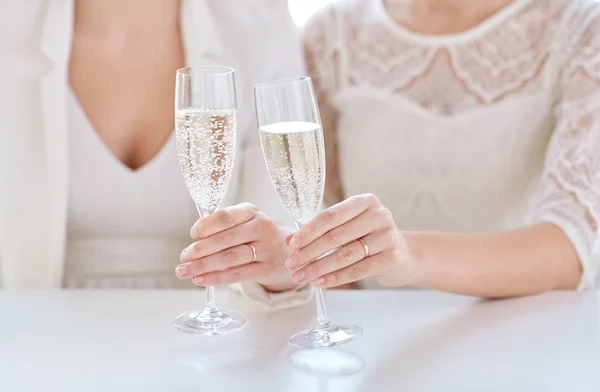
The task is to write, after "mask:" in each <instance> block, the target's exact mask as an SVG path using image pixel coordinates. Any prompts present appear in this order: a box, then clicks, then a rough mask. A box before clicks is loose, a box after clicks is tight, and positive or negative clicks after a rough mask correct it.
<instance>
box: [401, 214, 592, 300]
mask: <svg viewBox="0 0 600 392" xmlns="http://www.w3.org/2000/svg"><path fill="white" fill-rule="evenodd" d="M404 238H405V239H406V241H407V243H408V246H409V248H410V250H411V254H412V256H413V257H412V260H413V262H411V263H409V264H410V274H409V275H410V278H409V280H410V282H409V283H410V284H414V285H417V286H420V287H424V288H427V289H433V290H440V291H446V292H452V293H459V294H466V295H474V296H481V297H491V298H496V297H511V296H520V295H528V294H535V293H541V292H545V291H549V290H560V289H569V290H571V289H575V288H576V286H577V283H578V281H579V278H580V275H581V266H580V263H579V260H578V256H577V253H576V252H575V249H574V248H573V246H572V245H571V243H570V241H569V240H568V238H567V237H566V236H565V234H564V233H563V232H562V231H561V230H560V229H559V228H558V227H556V226H554V225H552V224H549V223H542V224H537V225H535V226H531V227H527V228H522V229H519V230H515V231H510V232H504V233H498V234H486V235H462V234H446V233H404Z"/></svg>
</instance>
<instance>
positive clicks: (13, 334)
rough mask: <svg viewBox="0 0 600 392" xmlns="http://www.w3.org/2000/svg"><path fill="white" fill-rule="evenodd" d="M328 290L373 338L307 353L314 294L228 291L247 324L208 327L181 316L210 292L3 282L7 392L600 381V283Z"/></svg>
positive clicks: (2, 359)
mask: <svg viewBox="0 0 600 392" xmlns="http://www.w3.org/2000/svg"><path fill="white" fill-rule="evenodd" d="M326 299H327V303H328V307H329V312H330V315H331V317H332V319H333V321H335V322H336V323H339V324H344V323H345V324H357V325H360V326H362V327H363V328H364V335H363V336H362V337H361V338H359V339H358V340H356V341H354V342H352V343H350V344H348V345H346V346H343V347H341V348H340V349H337V350H313V351H305V352H303V351H299V352H296V351H292V350H291V349H290V348H289V347H288V346H287V338H288V337H289V336H290V335H292V334H293V333H295V332H298V331H299V330H301V329H304V328H306V327H308V326H311V325H312V323H313V316H314V307H313V304H310V305H307V306H304V307H301V308H297V309H292V310H286V311H279V312H272V313H268V312H265V311H262V310H260V309H257V308H255V307H252V306H251V305H250V304H249V303H247V302H246V301H245V300H244V299H243V298H241V297H239V296H238V295H237V294H235V293H231V292H223V291H221V292H218V296H217V301H218V303H219V305H221V306H222V307H227V306H230V307H234V308H236V309H238V310H241V311H243V312H245V313H246V314H247V315H248V316H249V318H250V323H249V325H248V327H247V328H246V329H245V330H243V331H242V332H239V333H236V334H234V335H229V336H225V337H195V336H188V335H184V334H181V333H180V332H178V331H177V330H175V329H174V328H173V326H172V319H173V317H174V316H176V315H177V314H179V313H181V312H182V311H185V310H189V309H191V308H195V307H198V306H201V305H202V304H203V301H204V298H203V293H202V292H200V291H193V290H190V291H87V292H84V291H48V292H27V291H25V292H18V291H4V292H2V291H0V391H6V392H8V391H23V392H34V391H35V392H37V391H46V392H50V391H61V392H65V391H79V392H83V391H103V392H109V391H110V392H120V391H128V392H137V391H140V392H141V391H240V392H241V391H244V392H251V391H257V392H258V391H260V392H270V391H273V392H284V391H289V392H292V391H293V392H296V391H297V392H305V391H336V392H337V391H344V392H354V391H356V392H359V391H360V392H362V391H365V392H367V391H369V392H370V391H461V392H463V391H527V392H533V391H544V392H551V391H577V392H585V391H595V392H597V391H600V366H599V363H600V340H599V332H600V329H599V328H600V327H599V312H598V311H599V302H598V293H596V292H588V293H571V292H555V293H549V294H544V295H539V296H533V297H527V298H520V299H512V300H496V301H482V300H478V299H475V298H469V297H462V296H456V295H448V294H442V293H434V292H425V291H408V290H399V291H351V292H349V291H337V292H334V291H332V292H329V293H327V298H326ZM348 373H349V374H348Z"/></svg>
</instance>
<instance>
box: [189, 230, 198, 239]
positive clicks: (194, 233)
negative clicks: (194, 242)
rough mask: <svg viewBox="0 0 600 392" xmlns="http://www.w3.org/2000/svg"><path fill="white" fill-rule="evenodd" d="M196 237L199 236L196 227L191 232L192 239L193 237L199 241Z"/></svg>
mask: <svg viewBox="0 0 600 392" xmlns="http://www.w3.org/2000/svg"><path fill="white" fill-rule="evenodd" d="M196 235H198V232H197V231H196V228H195V227H192V230H190V237H192V238H193V239H197V238H196Z"/></svg>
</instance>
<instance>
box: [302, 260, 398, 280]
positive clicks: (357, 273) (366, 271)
mask: <svg viewBox="0 0 600 392" xmlns="http://www.w3.org/2000/svg"><path fill="white" fill-rule="evenodd" d="M390 257H392V256H391V255H389V254H387V253H380V254H378V255H375V256H373V257H367V258H366V259H364V260H363V261H360V262H358V263H354V264H352V265H350V266H348V267H346V268H343V269H341V270H338V271H334V272H332V273H330V274H327V275H325V276H322V277H320V278H317V279H315V280H314V281H313V282H312V283H313V285H314V286H315V287H320V288H323V287H336V286H341V285H343V284H347V283H352V282H356V281H359V280H361V279H364V278H368V277H370V276H374V275H377V271H379V269H380V266H381V265H384V264H386V263H387V262H389V260H388V258H390Z"/></svg>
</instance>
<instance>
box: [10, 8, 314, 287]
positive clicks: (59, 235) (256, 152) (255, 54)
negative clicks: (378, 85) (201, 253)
mask: <svg viewBox="0 0 600 392" xmlns="http://www.w3.org/2000/svg"><path fill="white" fill-rule="evenodd" d="M181 1H182V20H181V25H182V36H183V40H184V47H185V50H186V59H187V63H188V64H189V65H198V64H223V65H229V66H232V67H233V68H234V69H236V81H237V88H238V106H239V110H238V124H239V132H240V134H239V136H238V140H239V141H240V143H239V144H240V146H239V150H238V153H239V155H238V159H237V162H236V168H237V172H236V174H234V177H233V180H232V184H231V186H230V188H231V189H230V192H229V196H228V197H229V202H230V203H232V202H237V201H251V202H253V203H255V204H256V205H258V206H259V207H260V208H262V209H263V210H264V211H265V212H266V213H267V214H269V215H270V216H271V217H274V219H275V220H279V221H280V222H289V220H288V218H287V214H286V213H285V211H284V210H283V208H282V207H281V205H280V203H279V201H278V199H277V198H276V195H275V192H274V191H273V189H272V186H271V184H270V182H269V180H268V176H267V171H266V168H265V165H264V163H263V158H262V152H261V149H260V142H259V138H258V132H257V130H256V121H255V119H254V106H253V98H252V96H253V92H252V87H253V85H254V84H256V83H259V82H264V81H269V80H274V79H279V78H283V77H290V76H299V75H303V74H305V71H304V65H303V61H302V58H301V50H300V45H299V42H298V40H297V37H296V28H295V26H294V25H293V23H292V21H291V18H290V16H289V12H288V8H287V1H286V0H243V1H239V0H181ZM73 11H74V0H26V1H10V2H9V1H6V2H1V3H0V222H1V223H2V225H1V226H0V287H3V288H42V289H44V288H58V287H60V286H61V283H62V275H63V264H64V249H65V242H66V222H67V216H66V215H67V205H68V192H67V189H68V188H67V186H68V181H69V178H68V173H69V170H68V169H69V167H68V165H69V160H68V153H67V129H66V126H67V121H66V118H67V113H66V110H67V109H66V103H65V101H66V98H67V92H68V88H69V86H68V75H67V73H68V63H69V54H70V48H71V39H72V29H73V15H74V12H73ZM173 82H175V75H173Z"/></svg>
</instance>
